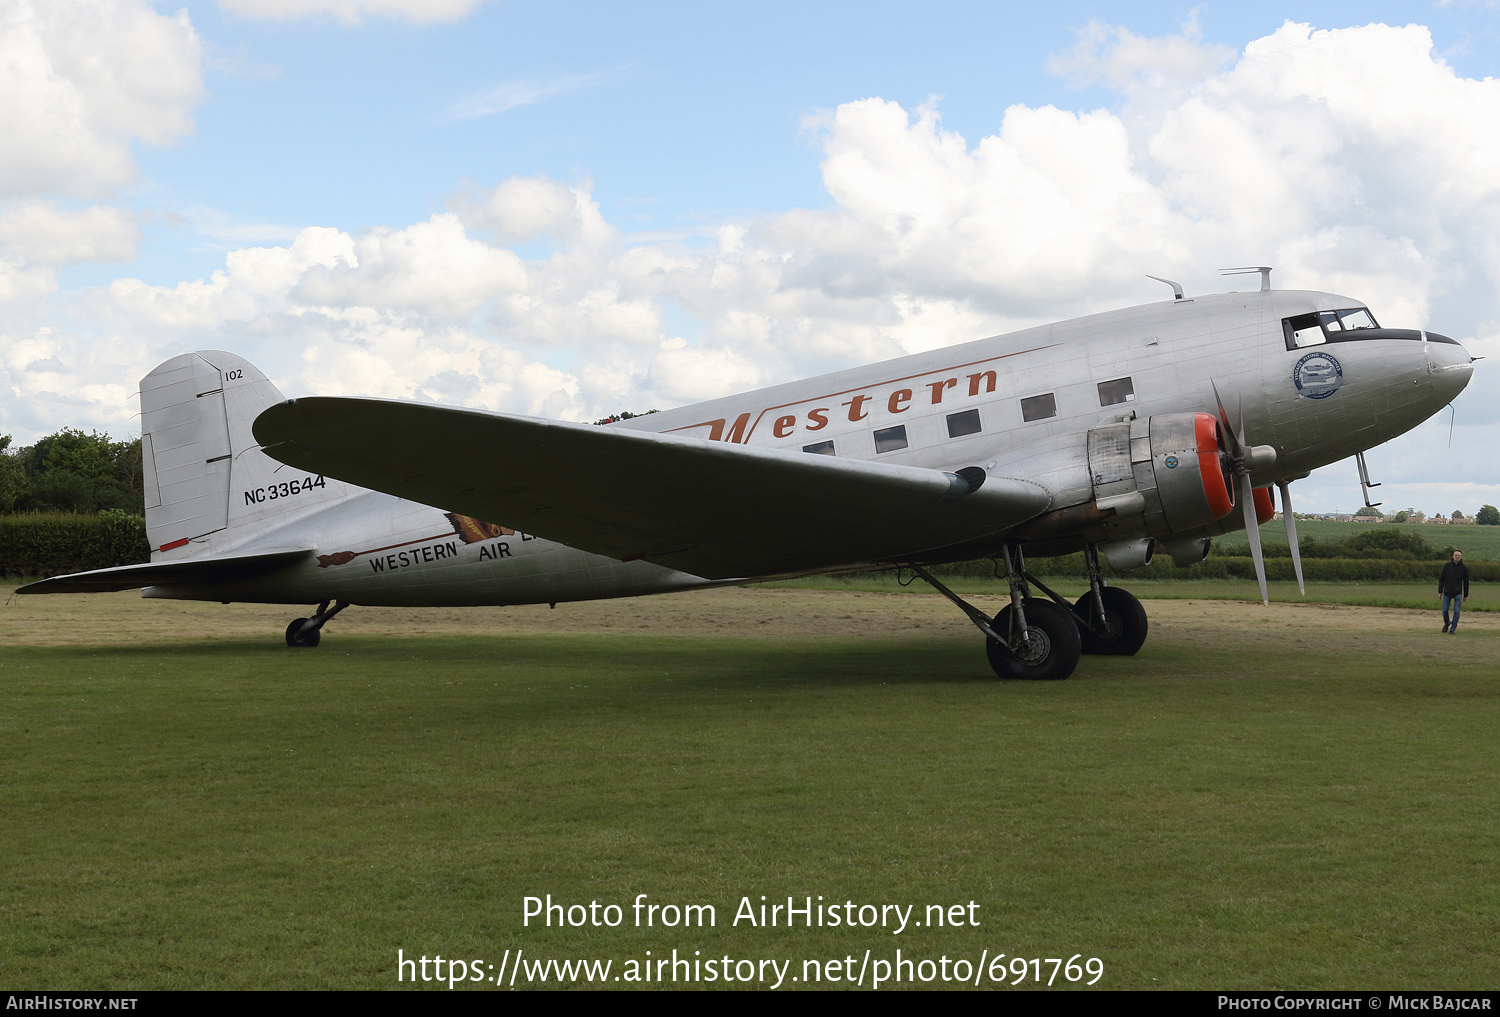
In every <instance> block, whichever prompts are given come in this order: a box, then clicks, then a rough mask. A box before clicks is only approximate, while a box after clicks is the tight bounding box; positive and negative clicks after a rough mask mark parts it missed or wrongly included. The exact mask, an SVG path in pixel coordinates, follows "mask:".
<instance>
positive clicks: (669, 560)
mask: <svg viewBox="0 0 1500 1017" xmlns="http://www.w3.org/2000/svg"><path fill="white" fill-rule="evenodd" d="M254 431H255V439H256V441H258V442H260V444H261V445H262V447H263V448H264V450H265V452H266V454H267V455H270V456H271V457H273V458H275V459H278V460H280V461H281V462H284V463H287V464H289V465H291V466H294V467H296V468H297V469H299V470H303V471H307V472H310V473H320V474H324V475H327V476H331V477H336V478H338V479H339V480H343V481H346V482H348V483H351V484H357V485H359V486H361V487H367V488H372V489H374V490H377V491H384V492H386V493H389V494H393V495H397V496H399V497H402V498H407V499H410V500H412V501H417V502H421V503H423V504H426V505H433V506H438V507H441V508H445V509H450V510H453V511H456V512H462V513H464V514H466V515H472V516H475V517H476V518H480V519H485V520H488V521H490V522H493V523H496V524H498V525H502V526H509V527H512V528H514V529H517V530H521V531H523V532H525V533H531V534H535V535H536V536H539V537H545V538H547V539H549V540H555V541H558V542H560V543H563V544H567V545H569V546H571V547H576V548H579V549H581V550H584V551H591V552H594V553H596V554H601V555H605V556H607V557H610V558H616V559H620V560H625V561H631V560H636V559H644V560H646V561H650V562H654V563H656V564H658V565H662V566H665V567H667V568H672V569H677V570H679V571H682V572H688V573H691V574H693V575H698V576H703V577H705V578H709V579H731V578H740V577H749V576H768V575H779V574H786V573H792V572H801V571H812V570H816V569H820V568H829V567H835V566H839V565H856V564H862V563H867V562H889V561H900V560H902V559H903V558H905V557H909V556H912V555H916V554H918V553H920V552H923V551H928V550H931V549H935V548H940V547H945V546H947V545H950V544H956V543H959V542H961V541H965V540H971V539H974V538H978V537H981V536H984V535H986V534H991V533H995V532H998V531H1001V530H1004V529H1006V528H1008V527H1011V526H1014V525H1016V524H1017V523H1020V522H1022V521H1024V520H1026V519H1029V518H1031V517H1032V516H1034V515H1036V514H1037V513H1039V512H1041V511H1043V510H1044V509H1046V508H1047V506H1048V504H1049V502H1050V497H1049V495H1048V494H1047V492H1046V491H1044V490H1043V489H1042V488H1041V487H1039V486H1037V485H1034V484H1029V483H1026V482H1024V481H1019V480H1007V479H1000V478H988V479H986V480H985V481H984V483H983V484H982V485H980V486H979V487H978V489H977V490H972V489H971V485H969V484H967V483H965V482H964V481H963V480H962V479H960V478H958V477H957V476H955V475H953V474H948V473H943V472H941V471H938V470H929V469H921V468H917V467H910V466H896V465H893V464H889V463H878V462H865V461H862V460H857V459H841V458H837V457H834V456H823V455H810V454H807V453H804V452H791V451H783V450H778V449H765V448H758V447H751V446H746V445H737V444H731V443H726V442H716V441H705V440H703V439H699V438H688V437H682V436H678V435H671V434H655V433H651V432H646V431H634V430H626V429H621V428H612V427H594V426H591V425H588V424H571V423H564V422H561V421H552V420H541V419H536V418H531V417H517V416H510V415H507V414H501V413H488V412H484V411H480V410H466V409H457V408H453V407H444V406H433V405H426V404H420V403H409V402H396V401H390V400H383V399H344V398H323V397H314V398H308V399H294V400H291V401H288V402H285V403H280V404H278V405H276V406H272V407H271V408H269V409H267V410H266V411H264V412H263V413H262V414H261V415H260V416H259V417H258V418H256V421H255V425H254ZM971 491H972V493H970V492H971Z"/></svg>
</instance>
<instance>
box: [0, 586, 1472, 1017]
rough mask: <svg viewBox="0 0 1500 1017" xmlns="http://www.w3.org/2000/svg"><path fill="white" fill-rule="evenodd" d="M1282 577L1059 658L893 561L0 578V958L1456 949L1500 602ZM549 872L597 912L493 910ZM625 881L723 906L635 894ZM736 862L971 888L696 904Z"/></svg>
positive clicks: (1287, 967) (354, 965)
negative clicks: (228, 580) (497, 578)
mask: <svg viewBox="0 0 1500 1017" xmlns="http://www.w3.org/2000/svg"><path fill="white" fill-rule="evenodd" d="M1189 585H1191V584H1186V583H1170V584H1167V583H1164V584H1161V592H1166V591H1167V590H1168V589H1170V590H1171V591H1172V595H1173V596H1174V597H1175V596H1177V595H1178V594H1179V593H1181V592H1182V588H1183V587H1187V586H1189ZM976 588H977V589H978V590H980V591H983V592H992V591H993V590H994V587H993V586H978V587H976ZM1075 592H1076V591H1075ZM1142 592H1146V593H1147V596H1155V593H1156V590H1151V591H1142ZM1188 592H1189V593H1191V591H1188ZM1200 592H1201V593H1203V594H1205V595H1206V594H1208V593H1209V592H1211V591H1209V590H1203V591H1200ZM6 594H8V591H3V590H0V597H3V596H4V595H6ZM1377 595H1378V596H1387V595H1388V596H1390V597H1391V598H1392V599H1394V600H1398V601H1399V600H1401V599H1402V598H1403V597H1408V596H1418V594H1417V593H1416V591H1413V590H1409V589H1404V588H1403V589H1395V588H1393V589H1390V590H1385V591H1383V592H1382V593H1380V594H1377ZM1316 596H1317V594H1316V592H1315V600H1314V602H1311V603H1296V604H1283V603H1277V604H1273V605H1272V607H1271V608H1269V609H1267V608H1263V607H1261V606H1259V605H1256V604H1247V603H1242V602H1236V601H1225V600H1208V599H1200V598H1192V599H1152V600H1150V601H1149V602H1148V604H1147V607H1148V610H1149V611H1150V612H1151V618H1152V635H1151V638H1150V640H1149V641H1148V642H1147V644H1146V647H1145V649H1144V650H1143V651H1142V652H1141V654H1140V655H1139V656H1137V657H1134V658H1121V659H1107V658H1085V660H1084V662H1083V663H1082V665H1081V666H1080V667H1079V670H1078V672H1077V673H1076V674H1075V675H1074V677H1073V678H1072V679H1070V680H1069V681H1066V682H1060V683H1001V682H998V681H995V680H994V679H993V678H992V677H991V675H990V672H989V671H988V668H987V666H986V664H985V661H984V655H983V651H982V647H981V643H980V640H979V638H978V636H977V634H976V633H974V632H973V631H972V630H971V629H970V628H969V627H968V626H967V623H966V622H964V621H963V619H962V618H961V616H960V615H959V614H958V613H957V612H956V611H955V610H953V608H952V607H951V606H950V605H948V604H947V603H946V602H945V601H943V600H942V599H941V598H939V597H936V596H932V595H921V596H918V595H912V594H906V593H898V592H891V591H889V590H870V591H866V590H861V589H850V588H835V589H826V590H824V589H808V588H785V589H765V588H758V589H744V590H719V591H710V592H703V593H696V594H683V595H673V596H668V597H658V598H649V599H644V600H631V601H616V602H604V603H594V604H576V605H566V604H565V605H559V606H558V608H557V609H556V610H555V611H549V610H548V609H547V608H545V607H542V608H540V609H534V608H524V609H503V610H502V609H471V610H467V611H461V610H436V609H435V610H426V611H416V610H395V609H385V610H380V609H359V608H356V609H351V610H350V611H348V612H346V613H345V614H344V615H341V616H340V617H339V618H338V619H337V620H336V621H335V622H334V623H333V624H331V625H330V626H329V628H328V630H327V631H326V633H325V636H324V642H323V645H322V646H321V647H320V648H318V649H316V650H311V651H306V650H299V651H292V650H288V649H287V648H286V647H285V646H284V645H282V644H281V630H282V628H283V627H284V626H285V623H286V621H287V619H288V617H289V616H290V612H288V611H287V610H286V609H281V608H265V607H256V606H252V605H231V606H228V607H224V606H220V605H209V604H177V603H169V602H159V601H152V602H146V601H141V600H139V599H138V598H136V597H134V596H133V595H130V594H119V595H114V594H110V595H99V596H95V597H34V598H16V599H15V600H14V601H12V602H10V603H9V604H8V605H7V606H5V607H4V608H3V609H0V773H3V780H0V817H3V823H0V857H3V859H4V862H3V864H0V983H3V984H5V985H7V986H12V987H17V988H22V987H24V988H28V989H42V988H85V987H97V988H176V987H207V988H220V987H224V988H228V987H267V988H269V987H313V988H317V987H348V988H386V987H395V986H396V984H397V983H396V963H395V961H396V951H397V950H398V949H402V950H404V951H405V954H406V956H408V957H410V956H414V955H423V954H426V955H428V956H431V955H433V954H442V955H443V956H444V957H462V958H483V959H485V961H486V963H495V964H497V965H498V964H499V963H500V961H501V957H502V955H503V954H504V953H505V951H506V950H507V949H509V950H515V949H518V948H519V949H523V950H525V951H526V954H527V956H528V957H534V958H544V957H558V958H569V957H597V958H599V959H611V960H612V961H613V963H614V967H613V969H612V970H613V972H614V973H616V974H618V973H619V972H620V971H621V970H622V968H621V965H622V964H623V963H624V961H626V960H627V959H630V958H636V959H639V958H643V957H644V956H645V951H647V950H650V951H652V956H653V957H656V958H660V957H661V956H662V955H663V953H666V954H670V951H671V950H672V949H673V948H676V949H677V950H678V951H679V953H680V954H683V955H686V956H694V951H701V956H702V957H703V958H708V957H719V956H722V955H728V956H730V957H731V959H734V960H738V959H746V958H748V959H760V958H782V959H783V960H784V959H788V958H789V959H792V960H793V961H794V963H793V966H792V968H791V969H790V972H789V974H788V976H787V977H788V979H790V978H791V977H793V976H798V975H800V974H801V973H802V972H803V968H802V967H801V964H802V962H803V961H804V960H806V959H810V958H815V959H825V960H826V959H830V958H835V957H839V958H842V957H845V956H852V957H854V958H855V960H856V962H858V961H859V959H860V958H862V957H863V956H864V955H865V951H866V950H869V951H871V955H872V957H874V958H875V959H877V960H878V959H880V958H881V957H885V958H893V957H894V953H895V950H896V949H897V948H900V949H901V950H902V951H903V955H904V956H905V957H908V958H912V957H915V958H918V959H922V958H931V959H933V960H937V959H938V958H939V957H941V956H947V957H948V958H950V959H951V958H967V959H969V960H970V961H971V962H972V961H974V960H978V959H979V957H980V955H981V951H986V950H987V951H988V952H989V956H993V955H994V954H995V953H996V952H1002V953H1004V954H1006V955H1007V960H1008V959H1010V958H1011V957H1042V958H1048V957H1062V958H1068V957H1070V956H1072V955H1074V954H1081V955H1082V957H1083V958H1091V957H1098V958H1100V959H1102V961H1103V963H1104V970H1105V974H1104V977H1103V978H1102V979H1101V980H1100V982H1099V985H1100V987H1111V988H1124V987H1160V988H1210V987H1211V988H1221V987H1243V988H1261V989H1266V988H1297V987H1303V988H1319V987H1350V988H1356V987H1375V986H1379V987H1389V988H1396V987H1406V988H1464V987H1473V988H1486V987H1491V986H1493V983H1494V977H1495V971H1496V970H1497V963H1500V947H1497V942H1500V940H1497V936H1496V933H1497V931H1500V929H1497V924H1500V920H1497V918H1496V915H1497V914H1500V881H1497V880H1496V878H1495V874H1496V867H1497V862H1500V845H1497V843H1496V838H1495V836H1494V823H1495V815H1496V813H1497V806H1500V779H1497V778H1500V750H1497V746H1496V738H1495V732H1496V730H1497V720H1500V684H1497V676H1496V673H1495V670H1496V669H1495V665H1494V662H1495V656H1496V649H1497V648H1500V617H1497V616H1496V615H1495V614H1493V613H1485V612H1475V613H1473V614H1472V615H1466V618H1465V623H1464V630H1463V631H1462V632H1461V633H1460V634H1459V635H1458V636H1457V637H1448V636H1443V635H1440V634H1439V633H1438V632H1437V628H1438V623H1437V621H1436V613H1435V612H1434V611H1432V610H1427V611H1415V610H1409V609H1395V608H1381V607H1368V608H1367V607H1351V606H1347V605H1343V604H1337V603H1322V602H1317V600H1316ZM984 602H985V603H987V604H994V605H998V604H999V599H998V598H988V599H984ZM1429 603H1430V601H1429ZM547 893H551V894H552V895H553V898H554V899H555V900H561V901H564V902H567V903H580V902H581V903H584V904H587V903H588V902H590V901H592V900H597V901H599V902H600V903H601V904H604V903H616V904H620V905H623V906H625V907H626V910H625V912H624V913H625V916H626V918H625V924H623V925H622V926H620V927H619V928H616V929H608V928H593V927H584V928H577V929H573V928H570V929H566V930H559V929H557V928H553V929H551V930H548V929H545V928H537V927H536V926H535V925H533V926H532V927H529V928H524V927H523V926H522V923H521V911H522V899H523V898H524V897H525V896H527V895H532V894H535V895H545V894H547ZM640 893H647V894H649V895H650V897H649V900H650V901H652V902H656V903H661V904H665V903H669V902H675V903H678V904H684V903H703V904H713V905H715V906H716V908H717V912H718V924H717V926H716V927H714V928H704V929H701V930H700V929H696V928H695V929H692V930H690V931H689V930H683V929H680V928H679V929H663V928H660V927H656V928H651V929H636V928H633V927H630V917H629V916H630V911H629V908H628V905H629V903H630V902H631V901H632V900H634V898H635V896H636V895H637V894H640ZM762 894H764V895H766V896H767V897H768V898H770V899H771V901H773V902H774V901H775V900H776V899H777V898H781V899H783V900H784V898H785V897H786V896H787V895H793V896H795V897H796V898H797V899H798V901H799V902H800V901H801V899H802V898H803V897H805V896H808V895H811V896H813V897H814V898H816V897H818V896H819V895H822V896H823V897H825V899H826V901H827V902H834V901H837V902H839V903H841V904H842V903H843V902H845V901H853V902H854V903H855V904H856V905H859V904H865V903H869V904H887V903H898V904H901V905H903V906H904V905H907V904H915V905H917V906H916V908H915V910H914V912H913V917H914V918H915V919H917V920H920V919H921V917H922V916H923V915H924V914H925V911H924V908H925V906H926V905H928V904H943V905H952V904H965V905H966V904H967V903H968V902H970V901H974V902H976V903H977V904H978V905H979V909H978V910H977V911H976V912H974V913H975V914H976V915H977V918H978V921H979V922H980V924H979V925H978V926H977V927H973V926H963V927H942V928H937V927H928V926H922V927H910V928H908V929H907V930H906V931H905V932H903V933H902V934H900V935H893V934H892V933H891V930H890V929H889V928H887V929H885V930H881V929H879V928H873V929H863V928H861V929H856V930H854V931H849V930H846V929H843V928H838V929H832V928H822V929H817V928H814V929H810V930H808V929H802V928H798V929H796V930H792V931H788V930H787V929H785V928H782V927H778V928H775V929H770V928H750V927H747V925H746V924H745V923H743V922H742V923H741V924H740V926H739V927H738V928H735V927H732V926H731V925H730V922H731V921H732V920H733V916H734V913H735V910H736V906H737V904H738V903H739V901H740V898H741V897H742V896H749V897H750V898H751V900H752V901H753V902H754V903H755V904H756V905H758V904H759V898H760V896H761V895H762ZM1080 963H1081V961H1080ZM825 970H826V969H825ZM1045 970H1046V969H1045V968H1044V978H1045ZM1057 981H1058V982H1060V983H1061V982H1063V981H1064V978H1063V976H1061V975H1059V976H1058V978H1057ZM429 984H431V983H429ZM520 984H524V979H523V980H522V981H521V982H519V983H518V987H519V985H520ZM619 984H621V985H624V984H626V983H619ZM716 984H717V985H722V984H723V983H716ZM796 984H797V985H799V986H800V985H801V984H802V983H800V982H799V983H796ZM865 984H866V985H868V979H867V980H866V983H865ZM932 984H934V985H937V986H942V985H943V984H945V983H943V982H942V981H941V980H939V981H936V982H934V983H932ZM986 984H988V982H986ZM1026 984H1028V985H1029V984H1032V983H1031V982H1027V983H1026Z"/></svg>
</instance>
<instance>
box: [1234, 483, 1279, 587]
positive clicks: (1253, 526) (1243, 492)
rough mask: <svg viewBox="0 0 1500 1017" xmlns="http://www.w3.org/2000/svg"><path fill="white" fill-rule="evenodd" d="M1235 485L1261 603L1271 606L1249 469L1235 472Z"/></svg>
mask: <svg viewBox="0 0 1500 1017" xmlns="http://www.w3.org/2000/svg"><path fill="white" fill-rule="evenodd" d="M1235 481H1236V484H1235V486H1236V487H1238V488H1239V494H1240V505H1241V506H1242V507H1243V508H1244V511H1245V535H1246V536H1247V537H1249V538H1250V557H1251V558H1252V559H1253V560H1254V561H1255V578H1256V579H1258V580H1260V599H1261V603H1263V604H1265V605H1266V606H1267V607H1270V606H1271V594H1270V592H1269V591H1268V590H1267V589H1266V559H1265V556H1264V555H1263V554H1261V551H1260V520H1258V519H1256V518H1255V492H1254V491H1253V490H1251V488H1250V473H1249V471H1248V470H1246V471H1242V472H1237V473H1236V474H1235Z"/></svg>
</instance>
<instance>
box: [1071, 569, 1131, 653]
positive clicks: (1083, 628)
mask: <svg viewBox="0 0 1500 1017" xmlns="http://www.w3.org/2000/svg"><path fill="white" fill-rule="evenodd" d="M1099 594H1100V596H1101V598H1102V599H1103V600H1104V620H1103V624H1101V625H1099V626H1098V628H1094V627H1092V626H1090V624H1089V622H1090V621H1094V622H1097V621H1098V619H1096V618H1094V614H1095V613H1096V612H1095V607H1094V595H1093V593H1085V594H1084V595H1083V596H1082V597H1079V598H1078V603H1076V604H1074V605H1073V614H1075V615H1076V616H1077V617H1078V636H1079V639H1080V640H1081V641H1082V643H1083V652H1084V653H1097V654H1103V655H1106V656H1115V657H1129V656H1133V655H1134V654H1135V652H1136V651H1137V650H1139V649H1140V648H1141V644H1142V643H1144V642H1145V641H1146V609H1145V608H1144V607H1142V606H1141V602H1140V601H1139V600H1137V599H1136V598H1135V595H1134V594H1132V593H1130V592H1129V591H1128V590H1122V589H1120V588H1119V587H1117V586H1106V587H1105V588H1104V589H1102V590H1100V591H1099Z"/></svg>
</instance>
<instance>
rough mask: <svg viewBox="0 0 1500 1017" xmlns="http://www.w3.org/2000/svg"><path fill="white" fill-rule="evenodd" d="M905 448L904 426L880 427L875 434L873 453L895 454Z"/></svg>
mask: <svg viewBox="0 0 1500 1017" xmlns="http://www.w3.org/2000/svg"><path fill="white" fill-rule="evenodd" d="M905 447H906V425H905V424H897V425H896V426H895V427H882V428H880V430H878V431H876V432H875V451H876V452H877V453H878V452H895V451H896V450H898V449H903V448H905Z"/></svg>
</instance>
